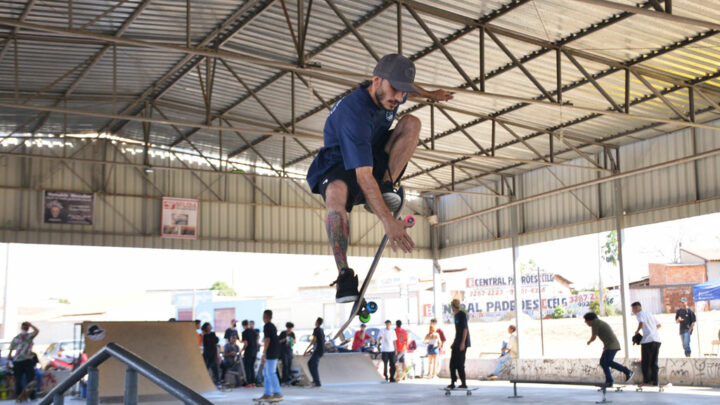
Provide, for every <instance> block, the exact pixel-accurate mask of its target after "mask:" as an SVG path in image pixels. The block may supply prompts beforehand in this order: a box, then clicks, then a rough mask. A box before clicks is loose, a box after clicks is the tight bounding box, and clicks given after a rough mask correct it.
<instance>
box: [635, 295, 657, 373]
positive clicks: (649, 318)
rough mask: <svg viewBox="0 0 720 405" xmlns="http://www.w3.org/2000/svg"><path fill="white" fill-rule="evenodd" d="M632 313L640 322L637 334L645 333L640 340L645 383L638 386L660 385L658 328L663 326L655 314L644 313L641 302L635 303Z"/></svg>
mask: <svg viewBox="0 0 720 405" xmlns="http://www.w3.org/2000/svg"><path fill="white" fill-rule="evenodd" d="M632 312H633V314H635V316H636V317H637V320H638V327H637V329H636V330H635V334H636V335H637V334H638V333H640V330H642V331H643V335H642V339H641V340H640V358H641V365H642V372H643V382H642V384H638V386H643V385H646V384H649V385H658V383H659V381H658V369H659V368H658V356H659V354H660V344H661V343H660V334H659V333H658V328H660V327H661V326H662V325H660V323H659V322H658V321H657V319H655V317H654V316H653V314H651V313H649V312H647V311H643V310H642V305H641V304H640V303H639V302H633V304H632Z"/></svg>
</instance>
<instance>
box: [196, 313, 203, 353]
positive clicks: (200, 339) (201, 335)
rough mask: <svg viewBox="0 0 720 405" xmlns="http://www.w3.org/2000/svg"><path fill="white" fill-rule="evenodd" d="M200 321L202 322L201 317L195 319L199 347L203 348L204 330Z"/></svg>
mask: <svg viewBox="0 0 720 405" xmlns="http://www.w3.org/2000/svg"><path fill="white" fill-rule="evenodd" d="M200 323H201V322H200V320H199V319H196V320H195V333H196V334H197V339H198V347H201V348H202V344H203V342H202V339H203V331H202V328H201V327H200Z"/></svg>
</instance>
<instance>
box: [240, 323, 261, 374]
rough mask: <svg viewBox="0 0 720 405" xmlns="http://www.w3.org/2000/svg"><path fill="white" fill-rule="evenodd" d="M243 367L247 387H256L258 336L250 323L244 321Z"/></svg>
mask: <svg viewBox="0 0 720 405" xmlns="http://www.w3.org/2000/svg"><path fill="white" fill-rule="evenodd" d="M242 326H243V328H245V329H244V330H243V332H242V343H243V365H244V366H245V378H246V379H247V381H246V382H245V387H248V388H251V387H255V361H256V360H257V352H258V336H257V334H256V332H255V329H254V328H250V327H249V323H248V321H246V320H245V321H242Z"/></svg>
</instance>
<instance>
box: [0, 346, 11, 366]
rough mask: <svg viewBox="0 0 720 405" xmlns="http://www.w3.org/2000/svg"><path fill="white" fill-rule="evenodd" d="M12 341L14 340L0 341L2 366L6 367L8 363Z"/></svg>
mask: <svg viewBox="0 0 720 405" xmlns="http://www.w3.org/2000/svg"><path fill="white" fill-rule="evenodd" d="M11 343H12V342H11V341H9V340H7V341H2V342H0V368H4V367H5V365H6V364H7V357H8V353H10V344H11Z"/></svg>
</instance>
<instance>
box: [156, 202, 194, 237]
mask: <svg viewBox="0 0 720 405" xmlns="http://www.w3.org/2000/svg"><path fill="white" fill-rule="evenodd" d="M199 209H200V202H199V201H198V200H191V199H188V198H163V199H162V220H161V221H162V223H161V224H160V236H162V237H163V238H176V239H197V235H198V211H199Z"/></svg>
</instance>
